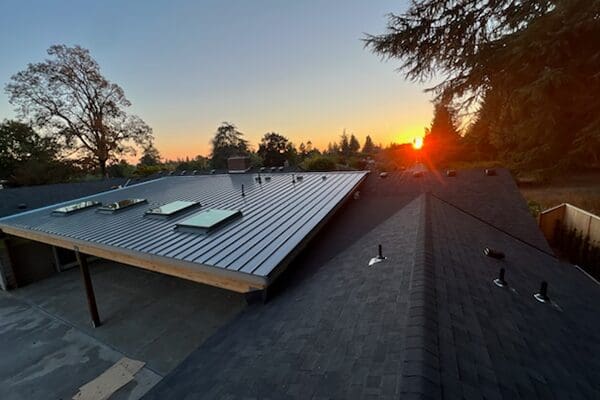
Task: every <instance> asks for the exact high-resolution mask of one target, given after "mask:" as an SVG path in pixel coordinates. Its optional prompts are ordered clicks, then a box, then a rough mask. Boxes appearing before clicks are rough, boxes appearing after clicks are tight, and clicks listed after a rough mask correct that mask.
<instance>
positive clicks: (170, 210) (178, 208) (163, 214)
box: [146, 200, 200, 218]
mask: <svg viewBox="0 0 600 400" xmlns="http://www.w3.org/2000/svg"><path fill="white" fill-rule="evenodd" d="M199 206H200V203H197V202H195V201H181V200H177V201H173V202H171V203H167V204H163V205H162V206H160V207H156V208H151V209H149V210H148V211H146V215H147V216H149V217H159V218H168V217H171V216H173V215H175V214H178V213H180V212H183V211H185V210H189V209H191V208H194V207H199Z"/></svg>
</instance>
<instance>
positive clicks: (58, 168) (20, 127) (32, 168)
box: [0, 120, 77, 185]
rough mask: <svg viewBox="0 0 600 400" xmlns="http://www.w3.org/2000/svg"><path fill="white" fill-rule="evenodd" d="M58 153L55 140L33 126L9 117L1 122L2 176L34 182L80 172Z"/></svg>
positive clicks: (47, 180) (13, 180) (47, 181)
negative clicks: (41, 133)
mask: <svg viewBox="0 0 600 400" xmlns="http://www.w3.org/2000/svg"><path fill="white" fill-rule="evenodd" d="M58 153H59V147H58V145H57V144H56V143H55V141H54V140H53V139H52V138H48V137H42V136H40V135H39V134H38V133H37V132H36V131H35V130H34V129H33V128H32V127H31V126H30V125H28V124H24V123H22V122H18V121H9V120H5V121H4V122H2V123H1V124H0V179H7V180H9V181H11V182H12V183H14V184H17V185H34V184H42V183H50V182H57V181H61V180H65V179H66V178H68V177H69V175H71V174H74V173H77V171H76V169H75V168H74V167H73V165H72V164H71V163H69V162H65V161H61V160H60V159H59V157H58Z"/></svg>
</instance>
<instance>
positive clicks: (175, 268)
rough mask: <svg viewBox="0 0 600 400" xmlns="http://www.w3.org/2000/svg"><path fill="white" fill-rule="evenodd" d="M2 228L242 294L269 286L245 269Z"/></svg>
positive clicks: (14, 234) (37, 239)
mask: <svg viewBox="0 0 600 400" xmlns="http://www.w3.org/2000/svg"><path fill="white" fill-rule="evenodd" d="M0 229H2V231H4V233H6V234H9V235H13V236H17V237H21V238H24V239H29V240H33V241H36V242H41V243H46V244H49V245H53V246H57V247H62V248H65V249H69V250H76V249H79V251H80V252H82V253H85V254H88V255H92V256H96V257H99V258H103V259H105V260H111V261H116V262H118V263H122V264H127V265H131V266H133V267H138V268H143V269H147V270H150V271H155V272H160V273H162V274H165V275H171V276H176V277H178V278H183V279H187V280H190V281H194V282H199V283H204V284H207V285H211V286H216V287H220V288H223V289H228V290H232V291H235V292H239V293H247V292H250V291H253V290H262V289H264V288H265V287H266V286H267V280H266V278H263V277H260V276H256V275H251V274H246V273H243V272H237V271H229V270H225V269H223V268H218V267H212V266H208V265H203V264H197V263H192V262H189V261H182V260H176V259H172V258H168V257H162V256H156V255H152V254H148V253H141V252H137V251H132V250H127V249H122V248H118V247H111V246H106V245H102V244H98V243H92V242H86V241H83V240H78V239H72V238H66V237H63V236H58V235H52V234H49V233H44V232H39V231H32V230H29V229H24V228H17V227H14V226H8V225H1V226H0Z"/></svg>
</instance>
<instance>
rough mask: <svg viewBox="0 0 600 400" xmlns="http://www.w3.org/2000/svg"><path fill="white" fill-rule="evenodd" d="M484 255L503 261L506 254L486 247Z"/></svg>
mask: <svg viewBox="0 0 600 400" xmlns="http://www.w3.org/2000/svg"><path fill="white" fill-rule="evenodd" d="M483 254H485V255H486V256H488V257H492V258H495V259H496V260H502V259H504V253H503V252H501V251H498V250H494V249H491V248H489V247H486V248H485V249H483Z"/></svg>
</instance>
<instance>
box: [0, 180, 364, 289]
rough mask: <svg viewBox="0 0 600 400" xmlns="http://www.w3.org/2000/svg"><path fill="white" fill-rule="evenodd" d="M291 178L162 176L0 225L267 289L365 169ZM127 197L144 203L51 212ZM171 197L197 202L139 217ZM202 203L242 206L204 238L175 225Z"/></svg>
mask: <svg viewBox="0 0 600 400" xmlns="http://www.w3.org/2000/svg"><path fill="white" fill-rule="evenodd" d="M295 175H296V176H297V175H302V176H303V179H302V180H300V181H298V180H294V179H293V174H288V173H273V174H263V177H266V176H270V177H271V179H270V180H268V181H267V180H265V179H262V180H261V181H260V182H258V180H257V179H256V178H257V175H256V174H244V175H209V176H193V175H190V176H177V177H175V176H174V177H165V178H161V179H157V180H153V181H150V182H145V183H141V184H138V185H133V186H130V187H125V188H122V189H117V190H113V191H111V192H106V193H101V194H97V195H92V196H88V197H86V198H83V199H78V200H73V201H71V202H66V203H61V204H58V205H53V206H49V207H45V208H41V209H38V210H32V211H28V212H25V213H22V214H18V215H13V216H10V217H5V218H0V229H2V230H4V231H5V232H7V233H9V234H16V235H18V236H24V237H25V233H28V232H31V233H35V234H37V235H36V236H34V238H35V240H40V241H45V239H44V238H45V237H47V236H48V237H53V238H60V239H62V242H68V243H69V244H71V243H72V244H73V246H72V247H71V248H74V247H75V245H77V244H81V243H83V244H91V245H100V246H102V248H104V249H106V248H108V249H117V250H127V252H128V254H129V256H130V257H133V258H135V257H137V256H146V258H147V259H148V256H150V257H151V258H152V257H160V258H161V259H164V258H168V259H169V260H173V261H181V262H184V263H185V266H186V267H191V266H193V265H198V266H205V267H211V268H217V269H219V270H221V271H229V272H235V273H239V274H244V275H249V276H253V277H259V278H263V279H262V281H264V282H265V286H266V283H268V282H269V278H270V277H271V275H272V274H273V272H274V270H275V269H276V267H278V266H279V264H280V263H282V261H284V260H285V259H286V257H287V256H288V255H290V253H292V252H293V250H294V249H296V248H297V247H298V246H299V245H300V244H301V243H303V241H304V239H305V238H306V237H307V236H308V235H309V234H311V233H312V232H313V231H314V230H315V228H317V227H319V226H320V223H321V222H322V221H323V220H324V219H325V218H326V217H328V216H330V215H331V213H332V212H333V211H334V210H335V209H336V208H337V206H339V205H340V204H341V202H342V201H343V200H344V199H346V198H347V197H348V196H349V195H350V194H351V193H352V191H353V190H354V189H355V188H356V187H357V186H358V185H359V184H360V182H361V181H362V180H363V179H364V177H365V176H366V175H367V172H364V171H361V172H326V173H301V174H295ZM294 181H295V182H294ZM242 185H243V187H244V189H243V194H244V195H242ZM127 198H140V199H146V200H147V201H148V204H143V205H142V206H138V207H131V208H128V209H124V210H122V211H120V212H119V213H117V214H101V213H99V212H98V211H97V210H96V209H95V208H91V209H88V210H82V211H79V212H77V213H74V214H73V215H68V216H63V217H57V216H53V215H52V210H53V209H55V208H56V207H58V206H62V205H69V204H71V203H75V202H77V201H81V200H94V201H100V202H102V203H103V204H106V203H111V202H116V201H119V200H123V199H127ZM177 200H179V201H193V202H199V203H201V204H202V206H201V207H200V208H196V209H193V210H191V211H189V212H183V213H181V214H177V215H175V216H173V217H171V218H169V219H155V218H148V217H144V213H145V212H146V211H147V210H148V209H149V208H155V207H158V206H161V205H163V204H166V203H170V202H173V201H177ZM208 208H216V209H227V210H240V211H242V213H243V217H242V218H239V219H236V220H234V221H232V222H231V223H228V224H226V225H225V226H224V227H222V228H220V229H218V230H216V231H214V232H211V233H210V234H208V235H200V234H197V233H190V232H184V231H178V230H176V229H175V227H176V225H177V223H178V222H180V221H182V220H184V219H186V218H189V217H190V216H191V215H194V214H195V213H197V212H200V211H202V210H205V209H208ZM21 233H23V234H21ZM46 242H47V243H51V244H55V243H54V242H50V241H46ZM63 247H67V246H64V245H63ZM82 251H84V250H82ZM103 254H104V253H103ZM105 258H107V257H105ZM181 265H182V264H180V266H181ZM212 271H214V269H213V270H212ZM163 272H164V271H163ZM209 272H210V271H209Z"/></svg>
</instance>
